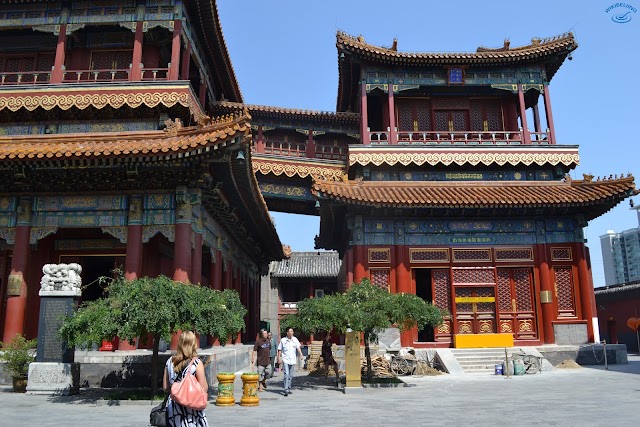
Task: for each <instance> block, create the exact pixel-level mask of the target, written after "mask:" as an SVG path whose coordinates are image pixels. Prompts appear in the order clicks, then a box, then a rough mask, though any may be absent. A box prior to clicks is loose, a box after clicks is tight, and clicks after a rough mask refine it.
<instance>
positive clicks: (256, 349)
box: [251, 329, 271, 391]
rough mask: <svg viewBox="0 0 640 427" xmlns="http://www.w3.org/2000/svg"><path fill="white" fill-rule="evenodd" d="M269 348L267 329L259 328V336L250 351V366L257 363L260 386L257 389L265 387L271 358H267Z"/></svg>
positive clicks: (261, 389)
mask: <svg viewBox="0 0 640 427" xmlns="http://www.w3.org/2000/svg"><path fill="white" fill-rule="evenodd" d="M270 350H271V344H270V343H269V339H268V338H267V331H266V330H265V329H260V338H258V340H257V341H256V343H255V344H254V346H253V353H251V366H253V364H254V363H255V362H256V356H257V365H258V374H260V383H259V384H260V386H259V388H258V391H263V390H264V389H265V388H267V378H268V377H269V375H270V370H269V369H270V368H271V360H270V359H269V353H270Z"/></svg>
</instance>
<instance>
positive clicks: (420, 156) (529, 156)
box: [349, 152, 580, 166]
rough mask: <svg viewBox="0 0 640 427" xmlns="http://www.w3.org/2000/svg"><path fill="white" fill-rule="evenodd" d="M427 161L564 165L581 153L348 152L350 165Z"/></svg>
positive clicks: (571, 163) (428, 162) (437, 162)
mask: <svg viewBox="0 0 640 427" xmlns="http://www.w3.org/2000/svg"><path fill="white" fill-rule="evenodd" d="M425 163H426V164H429V165H431V166H436V165H438V164H443V165H445V166H448V165H450V164H456V165H465V164H471V165H473V166H475V165H478V164H483V165H487V166H488V165H492V164H497V165H500V166H503V165H506V164H509V165H512V166H516V165H521V164H524V165H527V166H529V165H532V164H536V165H540V166H542V165H548V164H550V165H553V166H555V165H558V164H563V165H566V166H569V165H575V164H579V163H580V156H579V155H578V153H534V152H524V153H514V152H502V153H501V152H494V153H486V152H467V153H464V152H455V153H433V152H431V153H430V152H426V153H416V152H413V153H390V152H388V153H350V154H349V166H353V165H355V164H359V165H362V166H366V165H369V164H373V165H375V166H380V165H383V164H385V165H389V166H395V165H396V164H401V165H403V166H408V165H417V166H422V165H423V164H425Z"/></svg>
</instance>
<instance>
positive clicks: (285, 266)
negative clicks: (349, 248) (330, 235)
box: [271, 252, 342, 278]
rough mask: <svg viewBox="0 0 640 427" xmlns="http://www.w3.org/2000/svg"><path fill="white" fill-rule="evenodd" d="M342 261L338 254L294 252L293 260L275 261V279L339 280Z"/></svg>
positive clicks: (273, 271) (273, 273) (273, 274)
mask: <svg viewBox="0 0 640 427" xmlns="http://www.w3.org/2000/svg"><path fill="white" fill-rule="evenodd" d="M341 264H342V261H341V260H340V258H339V257H338V253H337V252H292V253H291V258H289V259H285V260H282V261H275V262H274V263H273V269H272V273H271V275H272V276H273V277H281V278H294V277H301V278H302V277H309V278H337V277H338V272H339V271H340V265H341Z"/></svg>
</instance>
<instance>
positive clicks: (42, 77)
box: [0, 71, 51, 86]
mask: <svg viewBox="0 0 640 427" xmlns="http://www.w3.org/2000/svg"><path fill="white" fill-rule="evenodd" d="M50 80H51V71H27V72H6V73H0V85H1V86H4V85H23V84H38V83H49V81H50Z"/></svg>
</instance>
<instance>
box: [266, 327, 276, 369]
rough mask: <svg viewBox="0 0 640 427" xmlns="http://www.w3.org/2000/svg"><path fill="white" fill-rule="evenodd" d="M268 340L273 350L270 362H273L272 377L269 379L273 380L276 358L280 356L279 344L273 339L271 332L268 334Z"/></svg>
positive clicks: (270, 352)
mask: <svg viewBox="0 0 640 427" xmlns="http://www.w3.org/2000/svg"><path fill="white" fill-rule="evenodd" d="M267 339H268V340H269V345H270V346H271V348H270V349H269V360H270V361H271V375H270V376H269V378H273V373H274V372H275V371H276V370H275V367H276V366H275V364H276V356H277V355H278V343H277V342H276V339H275V338H274V337H273V334H272V333H271V332H269V333H267Z"/></svg>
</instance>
